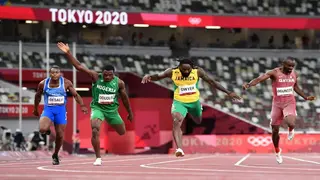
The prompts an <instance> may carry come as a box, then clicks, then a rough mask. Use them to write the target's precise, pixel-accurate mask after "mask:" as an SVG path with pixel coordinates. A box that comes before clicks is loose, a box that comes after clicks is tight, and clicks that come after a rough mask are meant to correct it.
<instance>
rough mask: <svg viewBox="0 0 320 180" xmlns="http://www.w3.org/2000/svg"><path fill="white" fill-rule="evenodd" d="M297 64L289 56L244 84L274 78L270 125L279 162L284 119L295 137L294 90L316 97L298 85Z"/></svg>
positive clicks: (302, 95) (253, 84) (290, 137)
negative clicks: (277, 65) (280, 130)
mask: <svg viewBox="0 0 320 180" xmlns="http://www.w3.org/2000/svg"><path fill="white" fill-rule="evenodd" d="M295 64H296V63H295V60H294V58H292V57H288V58H287V59H286V60H284V61H283V63H282V66H281V67H278V68H275V69H272V70H270V71H268V72H266V73H265V74H263V75H261V76H259V77H258V78H256V79H253V80H252V81H250V82H249V83H245V84H244V85H243V89H248V88H249V87H251V86H255V85H257V84H259V83H260V82H263V81H265V80H267V79H269V78H270V79H271V80H272V92H273V101H272V110H271V122H270V125H271V127H272V141H273V145H274V147H275V152H276V159H277V162H278V163H282V157H281V148H279V140H280V136H279V129H280V125H281V123H282V121H283V120H284V122H285V123H286V124H287V125H288V127H289V134H288V140H292V139H293V137H294V127H295V121H296V116H297V112H296V99H295V96H294V91H295V92H296V93H297V94H299V95H300V96H301V97H303V99H305V100H309V101H313V100H315V99H316V98H315V97H314V96H306V95H305V94H304V93H303V92H302V90H301V89H300V87H299V86H298V83H297V79H298V75H297V73H296V72H295V71H294V70H293V69H294V67H295Z"/></svg>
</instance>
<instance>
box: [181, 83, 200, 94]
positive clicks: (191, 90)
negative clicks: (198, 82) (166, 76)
mask: <svg viewBox="0 0 320 180" xmlns="http://www.w3.org/2000/svg"><path fill="white" fill-rule="evenodd" d="M196 92H197V89H196V86H195V85H190V86H180V87H179V94H180V96H184V95H190V94H195V93H196Z"/></svg>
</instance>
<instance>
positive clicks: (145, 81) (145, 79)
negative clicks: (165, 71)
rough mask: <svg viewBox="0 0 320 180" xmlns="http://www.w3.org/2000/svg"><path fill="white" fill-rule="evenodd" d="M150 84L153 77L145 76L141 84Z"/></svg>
mask: <svg viewBox="0 0 320 180" xmlns="http://www.w3.org/2000/svg"><path fill="white" fill-rule="evenodd" d="M148 82H151V77H150V75H145V76H144V77H143V78H142V81H141V83H142V84H145V83H148Z"/></svg>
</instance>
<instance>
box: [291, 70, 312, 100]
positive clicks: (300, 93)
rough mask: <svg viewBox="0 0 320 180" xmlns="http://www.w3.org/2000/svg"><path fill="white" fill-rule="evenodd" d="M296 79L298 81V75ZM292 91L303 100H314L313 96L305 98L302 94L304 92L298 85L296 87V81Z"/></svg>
mask: <svg viewBox="0 0 320 180" xmlns="http://www.w3.org/2000/svg"><path fill="white" fill-rule="evenodd" d="M296 77H297V79H298V75H296ZM294 91H295V92H296V93H297V94H299V96H301V97H302V98H303V99H304V100H309V101H313V100H315V99H316V97H315V96H307V95H305V94H304V92H303V91H302V90H301V89H300V87H299V85H298V81H296V83H295V84H294Z"/></svg>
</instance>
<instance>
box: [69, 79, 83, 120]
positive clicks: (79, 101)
mask: <svg viewBox="0 0 320 180" xmlns="http://www.w3.org/2000/svg"><path fill="white" fill-rule="evenodd" d="M64 84H65V87H66V89H67V90H69V92H70V93H71V95H72V96H73V97H74V99H75V100H76V102H77V103H78V104H80V107H81V111H82V112H84V113H85V114H86V113H88V109H87V107H86V106H85V104H84V103H83V100H82V98H81V96H80V95H79V94H78V93H77V91H76V90H75V89H74V87H73V84H72V82H71V81H70V80H68V79H66V78H64Z"/></svg>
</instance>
